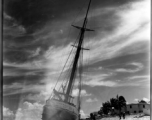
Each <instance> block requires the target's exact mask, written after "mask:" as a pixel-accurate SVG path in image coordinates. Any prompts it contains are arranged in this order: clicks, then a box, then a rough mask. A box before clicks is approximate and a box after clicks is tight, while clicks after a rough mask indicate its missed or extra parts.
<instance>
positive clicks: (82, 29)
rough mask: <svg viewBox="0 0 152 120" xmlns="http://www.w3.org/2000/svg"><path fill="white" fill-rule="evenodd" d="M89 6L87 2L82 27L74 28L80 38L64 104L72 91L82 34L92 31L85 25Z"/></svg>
mask: <svg viewBox="0 0 152 120" xmlns="http://www.w3.org/2000/svg"><path fill="white" fill-rule="evenodd" d="M90 4H91V0H90V1H89V5H88V9H87V12H86V16H85V18H84V22H83V26H82V27H78V26H74V27H76V28H78V29H80V37H79V42H78V46H77V51H76V54H75V58H74V62H73V66H72V71H71V75H70V80H69V84H68V88H67V91H66V99H65V101H66V102H68V98H69V95H70V91H71V89H72V83H73V80H74V77H75V73H76V67H77V64H78V59H79V56H80V51H81V49H82V47H81V46H82V43H83V39H84V33H85V31H92V30H90V29H87V28H86V25H87V16H88V12H89V8H90Z"/></svg>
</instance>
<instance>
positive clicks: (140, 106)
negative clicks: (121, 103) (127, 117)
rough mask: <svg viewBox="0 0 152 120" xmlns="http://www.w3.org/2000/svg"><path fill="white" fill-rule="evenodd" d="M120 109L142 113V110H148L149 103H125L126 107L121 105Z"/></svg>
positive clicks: (132, 112)
mask: <svg viewBox="0 0 152 120" xmlns="http://www.w3.org/2000/svg"><path fill="white" fill-rule="evenodd" d="M121 111H122V112H125V113H126V114H136V113H144V111H150V104H149V103H132V104H127V105H126V108H125V107H123V108H122V110H121ZM115 113H118V111H117V110H115Z"/></svg>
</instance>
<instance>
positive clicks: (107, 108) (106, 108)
mask: <svg viewBox="0 0 152 120" xmlns="http://www.w3.org/2000/svg"><path fill="white" fill-rule="evenodd" d="M110 111H111V104H110V102H109V101H107V102H105V103H102V112H103V113H104V114H106V115H107V114H108V113H109V112H110Z"/></svg>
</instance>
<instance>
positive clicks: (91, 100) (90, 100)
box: [86, 98, 98, 102]
mask: <svg viewBox="0 0 152 120" xmlns="http://www.w3.org/2000/svg"><path fill="white" fill-rule="evenodd" d="M97 101H98V99H97V98H94V99H91V98H89V99H87V100H86V102H97Z"/></svg>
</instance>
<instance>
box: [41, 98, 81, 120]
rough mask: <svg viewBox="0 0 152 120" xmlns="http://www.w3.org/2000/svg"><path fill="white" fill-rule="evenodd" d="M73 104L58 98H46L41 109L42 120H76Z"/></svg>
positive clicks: (76, 111) (76, 112)
mask: <svg viewBox="0 0 152 120" xmlns="http://www.w3.org/2000/svg"><path fill="white" fill-rule="evenodd" d="M78 115H79V114H78V110H77V109H76V107H75V106H72V105H70V104H67V103H65V102H62V101H58V100H53V99H52V100H48V101H47V103H46V105H45V106H44V109H43V114H42V120H77V119H78Z"/></svg>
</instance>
